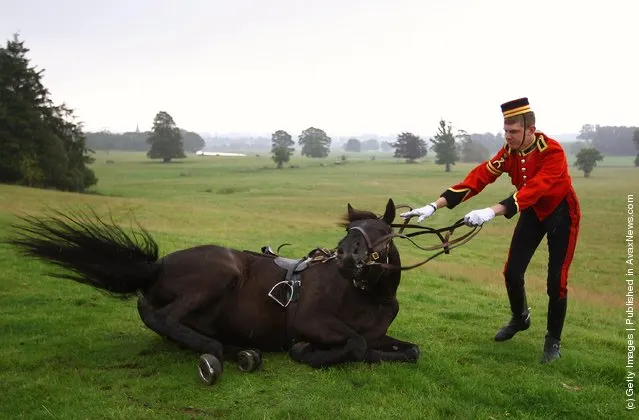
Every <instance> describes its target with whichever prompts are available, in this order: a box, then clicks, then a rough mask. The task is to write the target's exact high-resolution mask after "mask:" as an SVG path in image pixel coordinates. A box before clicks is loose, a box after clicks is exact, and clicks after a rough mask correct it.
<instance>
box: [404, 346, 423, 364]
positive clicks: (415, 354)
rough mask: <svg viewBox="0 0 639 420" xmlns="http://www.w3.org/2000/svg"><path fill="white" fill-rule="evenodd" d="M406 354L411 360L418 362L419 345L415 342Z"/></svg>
mask: <svg viewBox="0 0 639 420" xmlns="http://www.w3.org/2000/svg"><path fill="white" fill-rule="evenodd" d="M404 354H406V357H407V358H408V361H409V362H417V359H419V354H420V351H419V346H418V345H417V344H415V345H413V346H411V347H409V348H408V350H406V352H405V353H404Z"/></svg>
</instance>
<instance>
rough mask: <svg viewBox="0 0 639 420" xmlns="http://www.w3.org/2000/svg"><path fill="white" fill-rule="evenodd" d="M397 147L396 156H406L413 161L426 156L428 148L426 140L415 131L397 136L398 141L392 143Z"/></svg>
mask: <svg viewBox="0 0 639 420" xmlns="http://www.w3.org/2000/svg"><path fill="white" fill-rule="evenodd" d="M391 146H392V147H394V148H395V153H394V154H393V156H394V157H398V158H404V159H406V160H407V161H408V162H410V163H412V162H414V161H415V160H417V159H419V158H421V157H424V156H426V153H428V148H427V147H426V142H425V141H424V140H422V139H421V138H420V137H419V136H416V135H414V134H413V133H406V132H405V133H402V134H400V135H398V136H397V141H396V142H395V143H392V144H391Z"/></svg>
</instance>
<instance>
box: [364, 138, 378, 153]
mask: <svg viewBox="0 0 639 420" xmlns="http://www.w3.org/2000/svg"><path fill="white" fill-rule="evenodd" d="M362 150H363V151H366V152H371V151H373V152H377V151H378V150H379V141H377V140H375V139H369V140H366V141H364V142H362Z"/></svg>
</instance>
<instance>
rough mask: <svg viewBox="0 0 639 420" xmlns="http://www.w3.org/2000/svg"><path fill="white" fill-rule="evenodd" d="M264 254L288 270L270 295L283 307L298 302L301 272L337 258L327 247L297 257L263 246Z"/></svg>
mask: <svg viewBox="0 0 639 420" xmlns="http://www.w3.org/2000/svg"><path fill="white" fill-rule="evenodd" d="M261 251H262V254H264V255H268V256H270V257H273V262H274V263H275V264H276V265H277V266H278V267H280V268H282V269H284V270H286V275H285V276H284V280H282V281H280V282H278V283H276V284H275V285H274V286H273V288H271V291H270V292H269V293H268V296H269V297H270V298H271V299H273V300H274V301H275V302H277V303H278V304H280V305H281V306H282V307H283V308H286V307H288V305H289V304H290V303H291V302H297V299H299V295H300V287H301V285H302V282H301V278H302V276H301V274H300V273H301V272H302V271H304V270H306V269H307V268H308V267H309V266H311V265H313V264H316V263H320V262H321V263H324V262H326V261H329V260H331V259H333V258H335V256H336V254H335V253H334V252H333V251H332V250H328V249H326V248H315V249H313V250H312V251H310V252H309V253H308V254H307V255H306V256H305V257H303V258H299V259H295V258H287V257H282V256H281V255H278V254H277V253H276V252H274V251H273V249H272V248H271V247H270V246H263V247H262V249H261Z"/></svg>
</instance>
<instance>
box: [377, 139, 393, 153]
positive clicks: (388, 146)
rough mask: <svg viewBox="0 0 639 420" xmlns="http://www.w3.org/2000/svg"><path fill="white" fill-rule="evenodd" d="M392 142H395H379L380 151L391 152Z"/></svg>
mask: <svg viewBox="0 0 639 420" xmlns="http://www.w3.org/2000/svg"><path fill="white" fill-rule="evenodd" d="M393 144H395V143H391V142H388V141H383V142H381V143H380V144H379V148H380V149H381V150H382V152H392V151H393V150H394V147H393Z"/></svg>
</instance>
